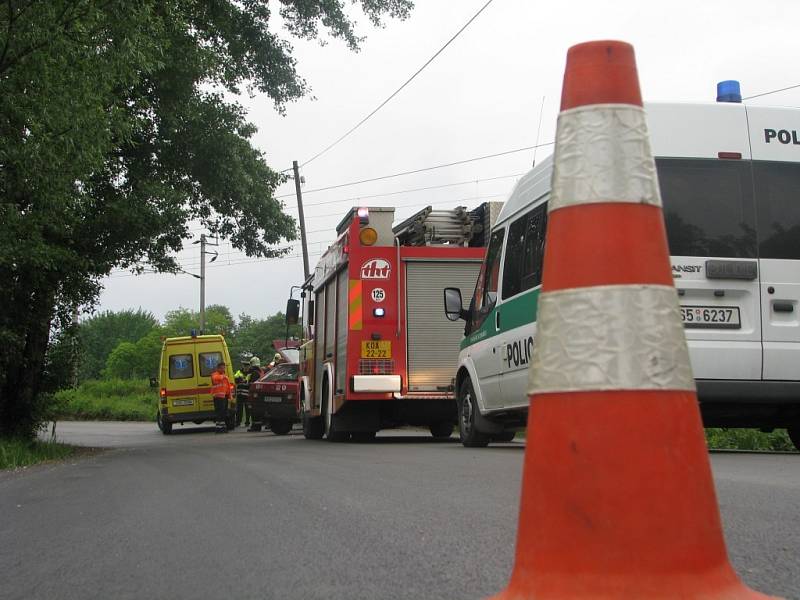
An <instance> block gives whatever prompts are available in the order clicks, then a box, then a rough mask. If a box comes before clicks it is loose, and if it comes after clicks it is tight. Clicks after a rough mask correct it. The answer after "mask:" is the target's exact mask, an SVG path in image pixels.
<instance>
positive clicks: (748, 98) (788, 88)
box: [742, 83, 800, 100]
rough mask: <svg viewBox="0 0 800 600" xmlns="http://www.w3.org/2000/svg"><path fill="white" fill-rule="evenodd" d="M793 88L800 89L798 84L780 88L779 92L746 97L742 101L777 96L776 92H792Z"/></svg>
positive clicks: (774, 91)
mask: <svg viewBox="0 0 800 600" xmlns="http://www.w3.org/2000/svg"><path fill="white" fill-rule="evenodd" d="M795 88H800V83H798V84H795V85H790V86H789V87H785V88H781V89H779V90H772V91H770V92H762V93H760V94H754V95H752V96H747V97H746V98H742V100H752V99H753V98H761V96H769V95H770V94H777V93H778V92H785V91H786V90H793V89H795Z"/></svg>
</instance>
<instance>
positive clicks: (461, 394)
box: [458, 377, 489, 448]
mask: <svg viewBox="0 0 800 600" xmlns="http://www.w3.org/2000/svg"><path fill="white" fill-rule="evenodd" d="M477 411H478V403H477V402H476V400H475V390H474V389H473V388H472V381H470V379H469V377H467V378H466V379H465V380H464V381H463V383H462V384H461V387H460V388H459V389H458V436H459V437H460V438H461V443H462V444H463V445H464V446H465V447H466V448H485V447H486V446H488V445H489V436H488V435H486V434H485V433H481V432H480V431H478V428H477V427H476V426H475V415H476V414H477Z"/></svg>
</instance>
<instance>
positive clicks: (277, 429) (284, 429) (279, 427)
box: [269, 419, 292, 435]
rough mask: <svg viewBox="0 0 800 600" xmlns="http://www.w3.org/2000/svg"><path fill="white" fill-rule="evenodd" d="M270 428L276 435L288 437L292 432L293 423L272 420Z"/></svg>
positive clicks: (283, 420) (284, 420)
mask: <svg viewBox="0 0 800 600" xmlns="http://www.w3.org/2000/svg"><path fill="white" fill-rule="evenodd" d="M269 428H270V429H271V430H272V433H274V434H275V435H286V434H287V433H289V432H290V431H291V430H292V422H291V421H289V420H287V419H272V421H271V422H270V424H269Z"/></svg>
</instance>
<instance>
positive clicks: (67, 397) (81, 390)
mask: <svg viewBox="0 0 800 600" xmlns="http://www.w3.org/2000/svg"><path fill="white" fill-rule="evenodd" d="M55 402H56V404H57V405H58V406H59V418H60V419H74V420H79V421H154V420H155V415H156V409H157V408H158V395H157V394H156V393H155V392H154V391H153V390H152V389H151V388H150V384H149V382H148V381H147V380H146V379H105V380H89V381H85V382H84V383H82V384H81V385H80V386H78V387H77V388H76V389H71V390H61V391H60V392H58V393H56V395H55Z"/></svg>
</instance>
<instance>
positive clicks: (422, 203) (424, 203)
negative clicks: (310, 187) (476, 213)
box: [306, 190, 507, 220]
mask: <svg viewBox="0 0 800 600" xmlns="http://www.w3.org/2000/svg"><path fill="white" fill-rule="evenodd" d="M506 192H507V190H505V191H503V192H501V193H498V194H489V195H486V196H470V197H468V198H458V199H457V200H446V201H444V202H437V203H436V206H437V207H439V206H442V205H445V204H454V203H456V202H469V201H470V200H488V199H491V198H498V197H501V196H504V195H505V194H506ZM430 205H431V203H430V202H421V203H418V204H402V205H398V206H397V208H419V207H420V206H430ZM336 216H341V213H339V212H335V213H326V214H324V215H312V216H310V217H306V220H308V219H322V218H325V217H336Z"/></svg>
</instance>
